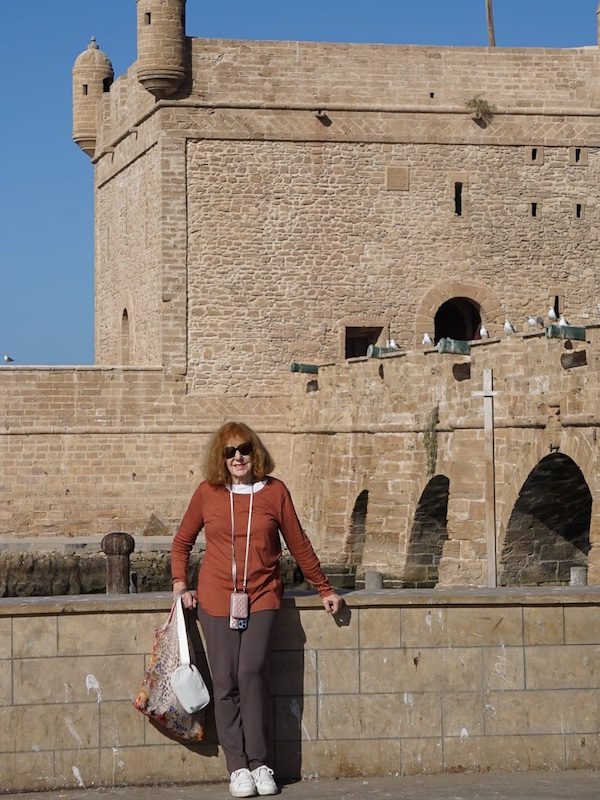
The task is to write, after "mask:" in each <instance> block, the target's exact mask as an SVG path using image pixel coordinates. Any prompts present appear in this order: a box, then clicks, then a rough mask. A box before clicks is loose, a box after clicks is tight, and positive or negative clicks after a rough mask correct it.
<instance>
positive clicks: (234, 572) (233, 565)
mask: <svg viewBox="0 0 600 800" xmlns="http://www.w3.org/2000/svg"><path fill="white" fill-rule="evenodd" d="M227 488H228V489H229V508H230V511H231V577H232V579H233V591H234V592H237V590H238V589H237V564H236V561H235V520H234V516H233V494H234V492H233V489H232V487H231V486H229V487H227ZM253 503H254V483H252V486H251V489H250V508H249V509H248V529H247V530H246V556H245V558H244V582H243V584H242V592H245V591H246V584H247V583H248V553H249V552H250V526H251V525H252V506H253Z"/></svg>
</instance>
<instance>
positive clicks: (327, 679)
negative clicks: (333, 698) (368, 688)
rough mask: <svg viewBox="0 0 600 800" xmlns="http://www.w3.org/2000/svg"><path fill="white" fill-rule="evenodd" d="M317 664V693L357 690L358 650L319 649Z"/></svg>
mask: <svg viewBox="0 0 600 800" xmlns="http://www.w3.org/2000/svg"><path fill="white" fill-rule="evenodd" d="M317 664H318V677H317V686H318V691H319V694H349V693H353V692H358V690H359V683H358V682H359V670H358V650H320V651H319V653H318V654H317Z"/></svg>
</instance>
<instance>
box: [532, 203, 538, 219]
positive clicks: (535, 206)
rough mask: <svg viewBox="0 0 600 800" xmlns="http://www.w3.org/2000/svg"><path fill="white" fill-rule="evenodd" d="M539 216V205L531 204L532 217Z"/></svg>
mask: <svg viewBox="0 0 600 800" xmlns="http://www.w3.org/2000/svg"><path fill="white" fill-rule="evenodd" d="M537 215H538V204H537V203H532V204H531V216H532V217H537Z"/></svg>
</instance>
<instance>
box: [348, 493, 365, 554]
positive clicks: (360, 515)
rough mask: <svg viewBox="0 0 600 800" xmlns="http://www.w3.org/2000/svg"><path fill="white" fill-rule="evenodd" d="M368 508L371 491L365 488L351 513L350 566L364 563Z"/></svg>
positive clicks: (349, 537) (349, 536)
mask: <svg viewBox="0 0 600 800" xmlns="http://www.w3.org/2000/svg"><path fill="white" fill-rule="evenodd" d="M368 508H369V492H368V490H367V489H363V490H362V492H360V494H359V495H358V497H357V498H356V500H355V501H354V508H353V509H352V514H351V515H350V530H349V532H348V539H347V553H348V566H349V567H350V568H352V567H359V566H360V565H361V564H362V558H363V552H364V549H365V532H366V528H367V511H368Z"/></svg>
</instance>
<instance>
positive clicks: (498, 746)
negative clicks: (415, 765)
mask: <svg viewBox="0 0 600 800" xmlns="http://www.w3.org/2000/svg"><path fill="white" fill-rule="evenodd" d="M501 765H503V766H501ZM507 765H510V768H511V770H513V771H515V772H518V771H521V770H535V769H540V770H551V769H564V767H565V754H564V741H563V737H562V736H534V735H530V736H479V737H475V736H473V737H471V736H463V737H457V738H454V737H445V738H444V769H445V770H447V771H449V772H462V771H464V770H468V771H475V772H479V771H481V772H487V771H494V770H502V769H506V768H507Z"/></svg>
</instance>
